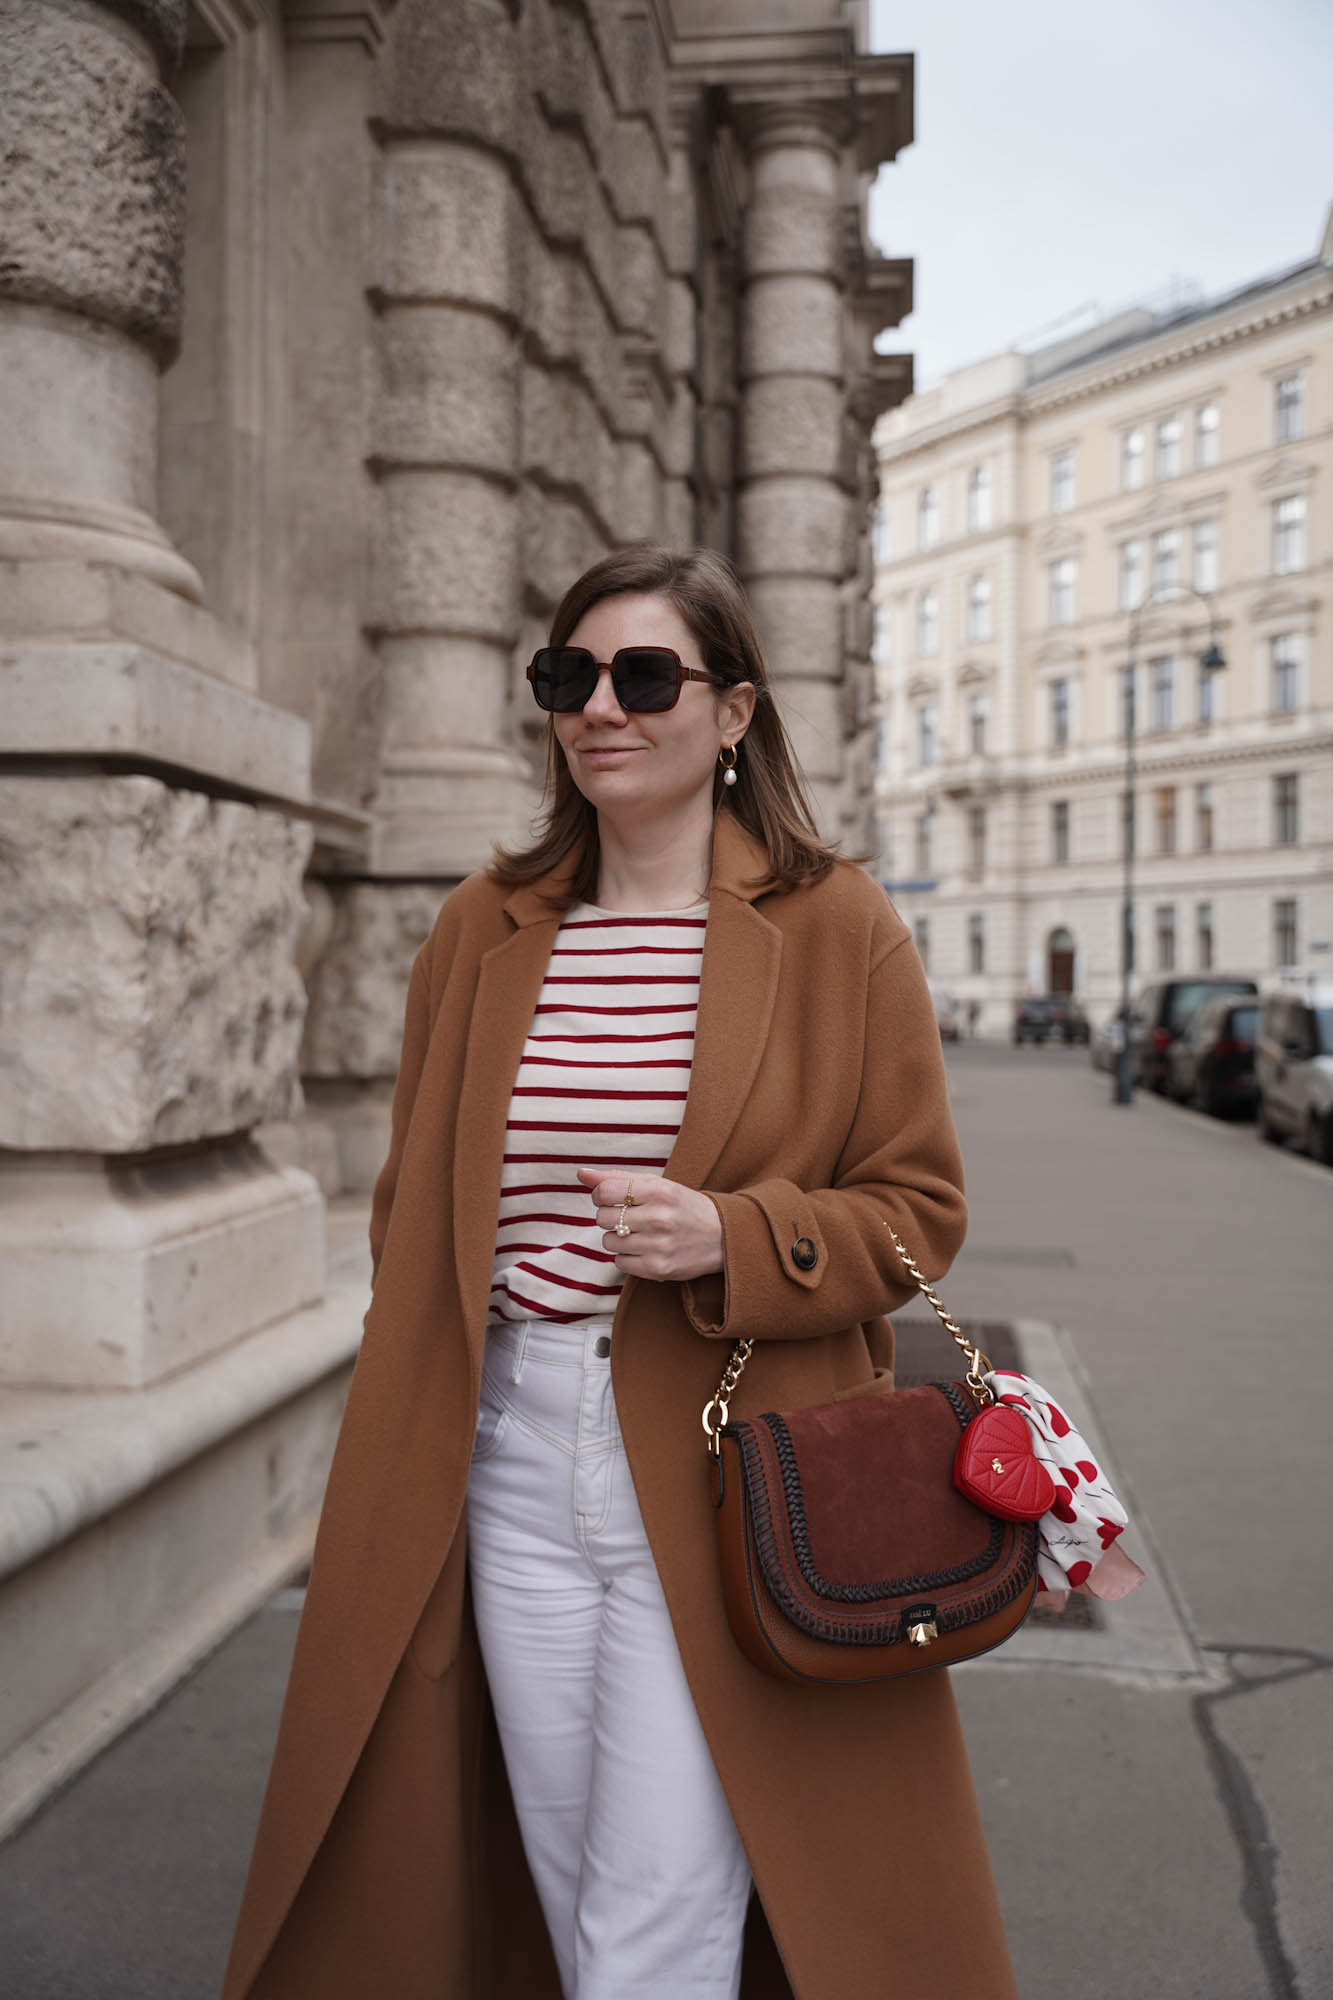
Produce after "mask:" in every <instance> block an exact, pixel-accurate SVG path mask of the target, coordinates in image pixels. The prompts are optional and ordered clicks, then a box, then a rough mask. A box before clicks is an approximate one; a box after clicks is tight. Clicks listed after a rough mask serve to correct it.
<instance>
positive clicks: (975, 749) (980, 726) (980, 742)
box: [967, 694, 990, 757]
mask: <svg viewBox="0 0 1333 2000" xmlns="http://www.w3.org/2000/svg"><path fill="white" fill-rule="evenodd" d="M989 720H990V696H989V695H985V694H974V695H973V697H972V699H971V701H969V703H968V704H967V737H968V747H969V748H970V750H971V752H972V755H973V756H974V757H984V756H985V754H986V724H987V722H988V721H989Z"/></svg>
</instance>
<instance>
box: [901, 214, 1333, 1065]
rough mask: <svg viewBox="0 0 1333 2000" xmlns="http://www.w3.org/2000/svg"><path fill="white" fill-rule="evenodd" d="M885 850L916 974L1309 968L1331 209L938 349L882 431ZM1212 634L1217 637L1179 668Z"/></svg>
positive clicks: (1330, 661) (1313, 923)
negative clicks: (1178, 277) (1289, 228)
mask: <svg viewBox="0 0 1333 2000" xmlns="http://www.w3.org/2000/svg"><path fill="white" fill-rule="evenodd" d="M878 450H879V460H880V486H881V503H880V513H879V516H878V526H877V540H878V545H879V546H878V556H879V560H878V565H877V576H876V585H875V592H876V602H877V613H876V632H877V639H876V642H875V651H876V652H877V654H878V656H879V665H878V677H879V689H880V699H879V702H878V704H877V709H878V717H879V739H880V776H879V780H878V782H879V788H880V822H881V824H880V837H879V846H880V874H881V876H882V878H883V879H884V880H885V881H886V882H888V883H889V885H890V887H891V889H892V892H893V894H894V897H895V900H896V901H897V903H898V905H899V907H900V909H901V910H902V912H903V914H904V916H905V917H906V918H907V919H908V921H909V922H911V923H912V924H913V925H914V927H915V930H916V936H917V942H918V946H919V948H920V950H921V953H922V956H923V957H924V958H925V959H926V960H927V964H928V970H929V973H930V977H931V979H932V981H933V982H935V983H936V984H937V985H938V986H940V987H942V988H944V989H945V990H947V991H949V992H952V993H954V994H955V995H956V996H957V997H958V998H959V999H960V1000H961V1001H963V1002H964V1003H965V1004H967V1003H973V1002H975V1003H976V1004H977V1005H978V1006H980V1008H981V1009H982V1014H981V1022H980V1025H981V1029H982V1032H991V1033H995V1034H1006V1033H1007V1032H1008V1031H1009V1027H1010V1023H1011V1019H1012V1008H1013V1003H1014V1001H1015V1000H1016V999H1017V998H1018V997H1019V996H1020V995H1022V994H1024V993H1043V992H1048V991H1051V990H1054V991H1061V992H1068V991H1071V990H1073V991H1077V992H1078V993H1079V994H1080V995H1081V996H1082V997H1083V999H1084V1000H1085V1001H1086V1002H1087V1003H1088V1004H1089V1007H1090V1009H1091V1011H1092V1012H1093V1014H1094V1016H1097V1017H1103V1018H1104V1017H1106V1016H1109V1014H1110V1013H1111V1012H1112V1011H1113V1008H1114V1006H1115V1005H1117V1004H1118V1000H1119V966H1120V928H1121V897H1122V879H1123V867H1124V847H1123V841H1124V794H1125V770H1126V748H1127V746H1126V740H1125V729H1124V715H1125V710H1124V701H1125V694H1126V689H1127V669H1128V648H1129V645H1130V643H1131V639H1133V641H1134V642H1135V654H1134V683H1135V710H1134V714H1135V723H1136V728H1135V739H1136V753H1137V779H1136V784H1135V787H1134V794H1135V807H1136V818H1135V837H1134V869H1135V877H1136V880H1135V911H1134V923H1135V933H1136V939H1137V945H1136V953H1135V956H1136V961H1137V969H1136V985H1137V984H1138V983H1141V982H1142V981H1143V980H1145V979H1147V978H1149V977H1151V976H1153V975H1154V974H1158V973H1167V972H1176V973H1184V972H1191V971H1195V970H1199V971H1207V970H1216V971H1234V972H1237V973H1241V974H1245V975H1248V976H1251V977H1256V978H1259V979H1260V980H1262V979H1263V978H1264V977H1265V976H1268V977H1271V976H1272V975H1273V973H1274V972H1276V971H1277V970H1278V969H1280V968H1283V967H1286V966H1291V965H1297V964H1300V965H1303V966H1306V967H1307V968H1312V969H1315V970H1318V969H1319V968H1321V967H1322V968H1324V969H1325V970H1326V971H1333V956H1331V954H1333V617H1331V616H1330V607H1329V603H1328V596H1329V582H1330V578H1331V577H1333V490H1331V489H1333V215H1331V216H1330V220H1329V223H1328V225H1327V226H1326V228H1325V231H1324V235H1323V240H1322V242H1321V244H1320V247H1319V249H1318V251H1317V252H1316V254H1315V255H1314V257H1312V258H1311V259H1309V260H1308V261H1306V262H1304V263H1301V264H1299V265H1296V266H1295V267H1293V268H1291V269H1287V270H1282V271H1278V272H1276V273H1274V274H1272V275H1270V276H1266V277H1263V278H1260V279H1258V280H1256V281H1255V282H1254V283H1252V284H1249V285H1246V286H1243V287H1242V288H1240V289H1239V290H1238V291H1235V292H1232V293H1229V294H1227V295H1226V296H1225V297H1221V298H1215V299H1208V300H1203V301H1197V302H1194V303H1192V304H1189V305H1176V306H1175V307H1172V308H1169V309H1166V310H1163V311H1152V310H1149V309H1137V310H1135V311H1131V312H1128V313H1124V314H1121V315H1119V316H1117V317H1116V318H1114V319H1111V320H1108V321H1104V322H1102V323H1101V324H1100V325H1098V326H1095V327H1093V328H1092V329H1090V330H1089V331H1087V332H1086V333H1083V334H1080V335H1077V336H1075V337H1071V338H1069V339H1066V340H1063V341H1059V342H1055V343H1053V344H1051V345H1048V346H1045V347H1043V348H1040V349H1038V350H1037V351H1035V352H1031V353H1027V354H1018V353H1010V354H1002V355H998V356H995V357H992V358H991V359H989V360H986V361H982V362H979V363H977V364H976V366H974V367H971V368H965V369H961V370H959V371H958V372H957V373H955V374H952V375H950V376H948V377H947V378H946V379H945V380H944V381H943V382H942V383H940V384H939V386H938V387H936V388H933V389H931V390H929V391H928V392H926V393H924V394H921V395H916V396H913V397H912V398H911V399H910V401H908V402H906V403H904V404H903V406H902V408H901V409H898V410H895V411H894V412H893V413H892V414H891V415H889V416H887V417H885V418H884V419H883V421H882V423H881V424H880V426H879V430H878ZM1214 639H1215V640H1216V642H1217V643H1218V644H1219V646H1220V648H1221V651H1222V653H1223V654H1224V656H1225V659H1226V666H1225V668H1224V669H1223V670H1222V671H1220V672H1212V673H1209V672H1203V671H1201V670H1200V668H1199V664H1198V662H1199V656H1200V655H1201V654H1202V653H1204V652H1205V651H1206V650H1207V647H1208V645H1209V642H1210V640H1214Z"/></svg>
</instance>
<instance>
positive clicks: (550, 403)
mask: <svg viewBox="0 0 1333 2000" xmlns="http://www.w3.org/2000/svg"><path fill="white" fill-rule="evenodd" d="M522 465H523V470H524V472H525V473H527V474H529V475H534V474H535V475H537V476H538V478H539V479H541V480H543V481H545V482H546V483H548V484H550V485H558V486H561V487H564V488H566V489H573V490H577V491H580V492H582V493H583V494H584V495H585V496H586V498H587V501H588V504H589V506H590V507H591V508H592V509H593V510H594V511H595V512H596V514H597V515H598V516H599V517H600V519H601V520H602V521H603V522H605V523H607V524H609V523H610V522H612V521H613V520H614V519H615V508H616V493H617V485H618V481H619V477H620V468H619V460H618V456H617V451H616V441H615V439H614V438H613V437H612V435H611V433H610V431H609V430H608V428H607V425H606V422H605V419H604V418H603V416H602V413H601V412H600V410H599V409H598V407H597V404H596V403H595V402H594V400H593V397H592V394H591V392H590V390H589V389H588V386H587V384H586V383H585V382H584V381H583V379H582V377H581V376H580V375H576V374H575V373H574V372H573V371H572V370H563V369H562V370H558V371H554V372H552V371H549V370H547V369H544V368H536V367H529V368H525V369H524V371H523V409H522Z"/></svg>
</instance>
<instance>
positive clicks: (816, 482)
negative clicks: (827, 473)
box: [738, 478, 848, 577]
mask: <svg viewBox="0 0 1333 2000" xmlns="http://www.w3.org/2000/svg"><path fill="white" fill-rule="evenodd" d="M738 519H739V523H740V545H741V562H742V568H743V570H744V571H745V573H746V574H747V575H759V576H775V575H776V576H783V575H790V574H792V573H793V572H794V573H795V574H797V575H801V576H827V577H840V576H842V575H843V573H844V571H845V570H846V568H847V561H846V553H847V534H848V531H847V502H846V499H845V497H844V495H843V494H842V493H841V492H840V490H839V489H838V488H837V487H836V486H833V485H830V483H829V482H828V480H826V479H795V478H778V479H761V480H760V481H759V482H758V483H757V484H756V485H754V486H747V487H746V488H745V490H744V491H743V492H742V494H741V497H740V506H739V510H738Z"/></svg>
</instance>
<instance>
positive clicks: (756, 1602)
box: [703, 1223, 1050, 1686]
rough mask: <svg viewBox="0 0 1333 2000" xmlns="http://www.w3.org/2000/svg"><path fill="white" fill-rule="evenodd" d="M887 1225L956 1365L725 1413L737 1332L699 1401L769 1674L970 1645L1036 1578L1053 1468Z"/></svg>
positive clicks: (1005, 1626)
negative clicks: (930, 1377)
mask: <svg viewBox="0 0 1333 2000" xmlns="http://www.w3.org/2000/svg"><path fill="white" fill-rule="evenodd" d="M884 1226H885V1228H886V1229H889V1234H890V1236H891V1237H892V1238H893V1244H894V1248H895V1250H896V1251H897V1253H898V1256H899V1258H900V1259H901V1261H902V1263H903V1266H904V1268H905V1269H906V1270H908V1271H910V1273H911V1275H912V1277H913V1278H914V1279H915V1281H916V1283H917V1285H918V1286H919V1287H920V1289H921V1291H922V1293H923V1295H924V1296H925V1297H926V1298H927V1299H928V1300H929V1302H930V1304H931V1305H932V1307H933V1308H934V1310H935V1312H936V1314H937V1315H938V1317H939V1318H940V1320H941V1322H942V1323H943V1325H944V1326H945V1327H946V1328H947V1329H948V1331H949V1333H950V1334H951V1336H952V1337H953V1339H954V1340H955V1341H956V1342H957V1344H958V1346H959V1347H960V1348H961V1349H962V1351H963V1354H964V1355H965V1356H966V1358H967V1363H968V1366H967V1372H966V1375H965V1376H964V1378H963V1379H962V1380H961V1381H951V1382H934V1383H929V1384H927V1385H925V1386H924V1387H922V1388H917V1389H902V1390H897V1391H894V1392H892V1393H885V1394H871V1395H859V1396H853V1397H849V1398H847V1399H845V1400H843V1401H840V1402H833V1403H823V1404H819V1405H817V1406H815V1407H813V1408H810V1409H798V1410H785V1411H776V1410H770V1411H767V1412H766V1413H765V1414H764V1415H762V1416H759V1417H756V1418H754V1419H738V1420H737V1421H735V1422H733V1421H732V1420H731V1417H730V1404H731V1399H732V1396H733V1395H734V1393H735V1390H736V1386H737V1384H738V1383H739V1381H740V1379H741V1377H742V1375H743V1374H744V1372H745V1367H746V1364H747V1363H748V1361H749V1359H750V1357H751V1354H752V1353H753V1350H754V1343H753V1341H741V1342H739V1343H738V1344H737V1346H736V1347H735V1349H734V1350H733V1352H732V1355H731V1358H730V1360H729V1361H728V1363H727V1366H726V1369H725V1371H724V1373H723V1376H722V1380H721V1382H720V1383H719V1384H718V1387H717V1391H716V1393H715V1394H714V1395H713V1396H712V1397H711V1398H710V1400H709V1402H708V1403H707V1404H706V1405H705V1408H704V1412H703V1427H704V1430H705V1432H706V1433H707V1437H708V1448H709V1454H710V1459H711V1464H712V1477H713V1498H714V1503H715V1507H716V1512H717V1524H718V1546H719V1552H720V1555H721V1563H722V1584H723V1593H724V1597H725V1601H726V1607H727V1617H728V1620H729V1622H730V1625H731V1628H732V1632H733V1634H734V1635H735V1638H736V1640H737V1643H738V1644H739V1646H740V1647H741V1650H742V1651H743V1652H744V1653H745V1655H746V1657H747V1659H749V1660H750V1661H751V1663H752V1664H753V1665H754V1666H756V1667H758V1668H759V1669H760V1670H761V1672H764V1673H767V1674H771V1675H774V1676H775V1677H776V1678H777V1679H779V1680H788V1681H802V1682H816V1683H820V1682H822V1683H826V1684H830V1685H843V1686H846V1685H851V1684H855V1683H857V1682H865V1681H874V1680H885V1679H890V1678H893V1677H894V1676H897V1675H901V1674H911V1673H920V1672H922V1671H924V1670H926V1669H928V1668H932V1667H937V1666H947V1665H950V1664H952V1663H954V1662H956V1661H958V1660H965V1659H970V1658H972V1657H973V1656H974V1655H975V1654H978V1653H984V1652H987V1651H989V1650H990V1648H991V1647H993V1646H998V1645H1000V1644H1001V1643H1002V1642H1003V1641H1004V1640H1005V1639H1007V1638H1008V1637H1009V1636H1010V1635H1011V1634H1012V1633H1013V1632H1015V1631H1016V1630H1017V1629H1018V1627H1019V1626H1020V1625H1021V1624H1022V1622H1023V1620H1024V1618H1025V1617H1026V1616H1027V1613H1028V1610H1029V1608H1030V1607H1031V1604H1032V1599H1033V1596H1034V1594H1035V1591H1036V1588H1037V1529H1036V1525H1035V1523H1036V1519H1037V1517H1038V1515H1039V1514H1040V1513H1043V1512H1044V1511H1045V1509H1046V1507H1047V1506H1049V1505H1050V1492H1049V1486H1050V1482H1049V1478H1048V1476H1047V1475H1046V1473H1045V1469H1044V1468H1043V1467H1040V1466H1037V1465H1036V1461H1035V1460H1034V1459H1032V1455H1031V1447H1030V1444H1025V1442H1024V1439H1025V1437H1026V1433H1025V1431H1024V1426H1023V1422H1022V1419H1021V1417H1019V1416H1018V1414H1017V1412H1015V1411H1012V1410H1008V1409H1005V1408H1004V1407H1003V1406H1001V1405H998V1404H996V1402H995V1400H994V1397H993V1396H992V1394H991V1391H990V1389H989V1388H988V1387H987V1385H986V1382H985V1379H984V1378H985V1376H986V1375H987V1374H989V1373H990V1372H991V1364H990V1362H989V1360H988V1359H987V1357H986V1356H985V1355H984V1354H983V1353H982V1352H981V1350H980V1349H979V1348H978V1347H976V1346H975V1345H974V1344H973V1343H972V1342H971V1341H969V1340H968V1338H967V1336H966V1334H965V1333H964V1332H963V1330H962V1328H961V1327H960V1326H958V1324H957V1323H956V1322H955V1321H954V1320H953V1319H952V1318H951V1317H950V1315H949V1313H948V1312H947V1310H946V1308H945V1307H944V1305H943V1304H942V1303H941V1301H940V1300H939V1299H938V1298H937V1296H936V1294H935V1292H934V1291H933V1290H932V1289H931V1287H930V1285H929V1284H928V1282H927V1281H926V1279H925V1277H924V1276H923V1274H922V1273H921V1271H920V1269H919V1267H918V1266H917V1265H916V1263H915V1262H914V1261H913V1259H912V1258H911V1257H910V1256H909V1254H908V1253H907V1251H906V1250H905V1248H904V1247H903V1244H902V1242H901V1240H900V1239H899V1237H898V1236H897V1235H896V1234H895V1232H894V1231H893V1230H892V1229H891V1228H889V1225H888V1224H887V1223H886V1224H885V1225H884ZM1013 1424H1016V1425H1017V1430H1016V1431H1015V1430H1013V1429H1012V1428H1011V1427H1012V1425H1013ZM997 1425H998V1426H1000V1427H1001V1429H1002V1431H1003V1435H1001V1432H1000V1430H997V1429H996V1426H997ZM969 1446H972V1447H973V1448H971V1449H969V1448H968V1447H969ZM1039 1502H1040V1505H1039V1504H1038V1503H1039ZM1034 1508H1035V1509H1036V1511H1035V1512H1033V1511H1032V1510H1033V1509H1034Z"/></svg>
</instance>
